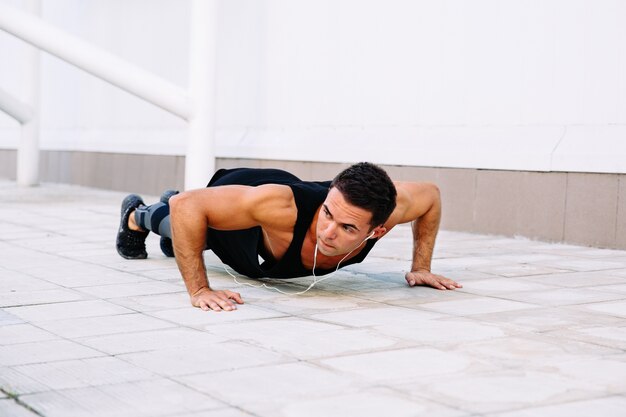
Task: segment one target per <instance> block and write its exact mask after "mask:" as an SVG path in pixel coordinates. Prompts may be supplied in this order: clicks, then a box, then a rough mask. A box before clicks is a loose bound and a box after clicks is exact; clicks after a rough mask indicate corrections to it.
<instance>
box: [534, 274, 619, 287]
mask: <svg viewBox="0 0 626 417" xmlns="http://www.w3.org/2000/svg"><path fill="white" fill-rule="evenodd" d="M613 272H614V271H613V270H608V271H599V272H598V271H593V272H568V273H564V274H548V275H535V276H531V277H526V278H525V279H526V280H527V281H531V282H538V283H542V284H546V285H554V286H559V287H568V288H576V287H594V288H596V289H598V290H602V289H603V288H602V287H603V286H604V285H610V284H620V283H626V276H624V277H623V278H621V277H619V276H616V275H614V274H613Z"/></svg>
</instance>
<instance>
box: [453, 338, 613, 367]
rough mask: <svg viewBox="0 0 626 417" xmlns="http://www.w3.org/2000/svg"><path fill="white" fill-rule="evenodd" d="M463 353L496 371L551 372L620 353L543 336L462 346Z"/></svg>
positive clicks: (484, 341) (503, 339)
mask: <svg viewBox="0 0 626 417" xmlns="http://www.w3.org/2000/svg"><path fill="white" fill-rule="evenodd" d="M462 350H463V352H464V353H468V354H470V355H472V356H475V357H478V358H481V359H484V360H487V361H490V362H491V363H493V364H497V365H498V367H499V368H500V369H507V368H511V369H512V368H519V369H524V370H528V369H535V370H542V369H554V368H555V367H557V366H558V365H557V364H559V363H562V362H568V361H579V360H582V361H584V360H589V359H590V358H594V356H598V355H611V354H618V353H621V351H620V350H617V349H610V348H603V347H600V346H598V345H596V344H591V343H583V342H577V341H571V340H563V339H561V338H556V337H549V336H547V335H533V334H519V335H516V336H511V337H503V338H496V339H489V340H481V341H477V342H469V343H465V344H463V345H462Z"/></svg>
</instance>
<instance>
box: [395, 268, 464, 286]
mask: <svg viewBox="0 0 626 417" xmlns="http://www.w3.org/2000/svg"><path fill="white" fill-rule="evenodd" d="M404 278H405V279H406V282H407V283H408V284H409V285H410V286H411V287H413V286H415V285H428V286H429V287H433V288H437V289H438V290H454V289H456V288H463V286H462V285H461V284H459V283H457V282H455V281H453V280H451V279H450V278H446V277H444V276H441V275H435V274H432V273H430V272H428V271H412V272H407V273H406V275H405V276H404Z"/></svg>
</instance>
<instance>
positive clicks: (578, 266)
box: [539, 257, 624, 272]
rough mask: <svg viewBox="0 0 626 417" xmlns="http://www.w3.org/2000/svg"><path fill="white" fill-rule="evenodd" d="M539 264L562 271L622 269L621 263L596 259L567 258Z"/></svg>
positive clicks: (622, 264)
mask: <svg viewBox="0 0 626 417" xmlns="http://www.w3.org/2000/svg"><path fill="white" fill-rule="evenodd" d="M539 264H541V265H545V266H548V267H551V268H557V269H562V270H566V271H581V272H590V271H606V270H611V269H622V268H624V263H623V262H611V261H605V260H598V259H582V258H577V257H569V258H567V259H562V260H558V261H545V262H540V263H539Z"/></svg>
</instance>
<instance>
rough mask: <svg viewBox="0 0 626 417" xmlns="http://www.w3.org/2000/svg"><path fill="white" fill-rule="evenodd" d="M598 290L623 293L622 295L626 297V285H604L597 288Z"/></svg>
mask: <svg viewBox="0 0 626 417" xmlns="http://www.w3.org/2000/svg"><path fill="white" fill-rule="evenodd" d="M597 289H598V290H601V291H605V292H606V291H610V292H617V293H621V294H625V295H626V283H624V284H617V285H602V286H600V287H597ZM624 298H626V297H624Z"/></svg>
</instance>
